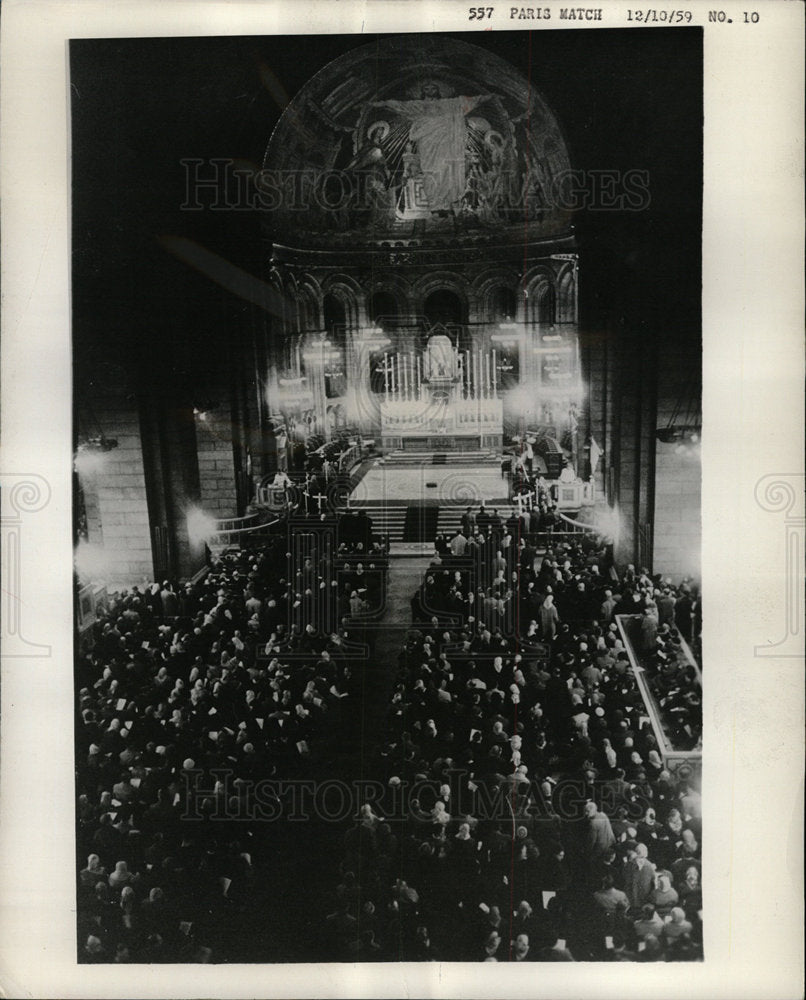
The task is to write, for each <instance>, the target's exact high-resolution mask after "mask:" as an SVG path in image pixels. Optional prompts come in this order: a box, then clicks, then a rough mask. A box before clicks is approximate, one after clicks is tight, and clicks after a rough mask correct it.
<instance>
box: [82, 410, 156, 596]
mask: <svg viewBox="0 0 806 1000" xmlns="http://www.w3.org/2000/svg"><path fill="white" fill-rule="evenodd" d="M95 413H96V416H97V419H98V423H99V425H100V426H101V427H102V428H103V431H104V435H105V436H106V437H107V438H112V439H115V440H116V441H117V443H118V446H117V448H115V449H113V450H112V451H108V452H100V453H94V455H93V458H94V465H95V469H94V471H91V472H90V473H89V474H88V475H87V476H86V477H84V481H83V485H84V491H85V497H86V499H87V522H88V525H87V526H88V529H89V542H90V544H91V545H93V546H96V545H97V546H100V547H102V549H103V562H104V564H105V567H106V571H105V580H104V582H106V583H107V584H108V585H109V586H111V587H115V586H126V585H131V584H134V583H138V584H139V583H142V581H143V579H144V578H145V579H147V580H151V578H152V576H153V572H154V563H153V559H152V554H151V532H150V527H149V516H148V502H147V498H146V483H145V471H144V468H143V455H142V441H141V436H140V421H139V416H138V412H137V404H136V401H135V400H131V399H127V398H125V397H124V398H120V399H115V398H112V397H103V398H101V399H99V400H98V401H97V402H96V404H95ZM82 582H89V581H82Z"/></svg>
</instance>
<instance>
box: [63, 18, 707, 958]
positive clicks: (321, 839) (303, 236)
mask: <svg viewBox="0 0 806 1000" xmlns="http://www.w3.org/2000/svg"><path fill="white" fill-rule="evenodd" d="M701 46H702V41H701V36H700V34H699V32H698V31H695V30H692V31H691V32H689V31H688V30H687V29H683V30H675V32H674V39H672V37H671V35H670V33H669V32H667V31H665V30H660V29H659V30H652V31H629V32H623V33H622V32H619V31H597V32H586V31H582V30H580V31H574V32H549V31H541V32H539V33H535V34H534V35H533V34H532V33H526V32H521V33H515V32H500V33H495V34H492V33H491V34H485V35H483V36H482V35H481V34H474V35H473V36H472V37H470V36H468V35H457V34H452V35H445V36H430V35H429V36H422V35H405V36H377V37H362V38H360V39H358V38H356V37H355V36H340V35H331V36H309V37H303V36H297V37H292V38H283V39H279V38H270V37H266V38H262V37H260V38H257V37H255V38H252V37H250V38H192V39H180V38H172V39H115V40H83V41H78V42H73V43H71V85H72V90H73V98H72V106H71V117H72V142H73V189H72V199H73V257H72V302H73V317H72V330H71V336H72V342H73V358H74V367H73V393H74V418H73V429H74V449H75V451H74V456H73V490H74V501H73V510H74V534H75V537H74V545H75V574H74V587H75V620H76V625H75V635H76V649H75V689H76V717H75V727H76V730H75V731H76V739H75V745H76V773H77V788H76V796H77V797H76V802H77V805H76V857H77V914H78V916H77V927H78V934H77V949H78V956H79V960H80V961H86V962H182V961H193V962H305V961H347V962H355V961H427V960H440V961H485V960H486V961H556V960H565V961H569V960H571V961H602V960H605V961H610V960H618V961H679V960H700V959H702V893H701V879H702V870H701V863H700V855H701V850H700V840H701V837H702V830H701V823H700V801H699V788H700V774H701V751H702V739H701V737H702V711H701V693H702V663H701V662H700V660H701V657H700V632H701V618H700V556H699V549H700V534H701V525H700V456H699V444H700V437H701V434H702V417H701V366H702V361H701V337H700V287H701V264H702V261H701V249H700V231H701V216H702V202H701V194H702V47H701ZM99 81H103V86H99Z"/></svg>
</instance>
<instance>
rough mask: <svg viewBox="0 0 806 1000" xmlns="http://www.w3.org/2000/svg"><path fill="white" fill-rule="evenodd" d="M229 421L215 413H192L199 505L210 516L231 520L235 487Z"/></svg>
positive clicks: (234, 500)
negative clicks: (194, 429) (194, 416)
mask: <svg viewBox="0 0 806 1000" xmlns="http://www.w3.org/2000/svg"><path fill="white" fill-rule="evenodd" d="M232 446H233V440H232V427H231V422H230V421H229V420H227V419H224V418H223V417H222V416H220V415H219V414H218V413H217V412H216V411H211V412H209V413H197V414H196V453H197V455H198V460H199V487H200V497H199V500H200V506H201V508H202V510H203V511H204V512H205V513H206V514H209V515H210V516H211V517H216V518H222V517H235V516H236V515H237V507H238V500H237V495H236V488H235V461H234V457H233V450H232Z"/></svg>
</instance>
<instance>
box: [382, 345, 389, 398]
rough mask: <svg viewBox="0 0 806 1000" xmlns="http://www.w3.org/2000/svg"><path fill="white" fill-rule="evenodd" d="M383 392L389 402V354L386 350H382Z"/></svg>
mask: <svg viewBox="0 0 806 1000" xmlns="http://www.w3.org/2000/svg"><path fill="white" fill-rule="evenodd" d="M383 392H384V396H385V398H386V401H387V402H389V355H388V353H387V352H386V351H384V352H383Z"/></svg>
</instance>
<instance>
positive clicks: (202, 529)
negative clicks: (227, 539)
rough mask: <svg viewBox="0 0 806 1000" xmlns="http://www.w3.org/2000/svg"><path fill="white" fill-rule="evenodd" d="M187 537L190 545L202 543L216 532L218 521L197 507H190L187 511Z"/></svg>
mask: <svg viewBox="0 0 806 1000" xmlns="http://www.w3.org/2000/svg"><path fill="white" fill-rule="evenodd" d="M187 528H188V538H189V539H190V543H191V545H203V544H204V543H205V542H206V541H207V540H208V539H209V538H210V536H211V535H214V534H215V533H216V529H217V528H218V523H217V521H216V519H215V518H214V517H210V515H209V514H205V512H204V511H203V510H200V509H199V508H198V507H192V508H191V509H190V510H189V511H188V512H187Z"/></svg>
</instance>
